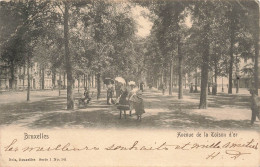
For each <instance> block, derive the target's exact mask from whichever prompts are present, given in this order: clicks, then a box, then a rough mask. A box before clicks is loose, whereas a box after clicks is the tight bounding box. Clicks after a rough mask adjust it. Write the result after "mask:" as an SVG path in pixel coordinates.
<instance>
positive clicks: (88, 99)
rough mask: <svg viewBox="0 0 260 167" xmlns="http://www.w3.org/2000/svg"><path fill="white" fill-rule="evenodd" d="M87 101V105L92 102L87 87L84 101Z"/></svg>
mask: <svg viewBox="0 0 260 167" xmlns="http://www.w3.org/2000/svg"><path fill="white" fill-rule="evenodd" d="M85 100H87V104H88V103H89V102H90V100H91V97H90V95H89V91H88V88H87V87H85V91H84V101H85Z"/></svg>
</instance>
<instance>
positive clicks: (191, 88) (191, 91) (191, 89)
mask: <svg viewBox="0 0 260 167" xmlns="http://www.w3.org/2000/svg"><path fill="white" fill-rule="evenodd" d="M190 93H193V83H190Z"/></svg>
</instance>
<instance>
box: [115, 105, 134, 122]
mask: <svg viewBox="0 0 260 167" xmlns="http://www.w3.org/2000/svg"><path fill="white" fill-rule="evenodd" d="M116 106H117V109H118V110H119V113H120V117H119V118H120V119H121V118H122V112H123V111H124V117H125V119H126V111H127V110H129V115H130V116H131V115H132V113H131V111H130V107H129V105H120V104H116Z"/></svg>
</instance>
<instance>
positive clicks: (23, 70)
mask: <svg viewBox="0 0 260 167" xmlns="http://www.w3.org/2000/svg"><path fill="white" fill-rule="evenodd" d="M25 68H26V67H25V63H24V66H23V90H24V80H25Z"/></svg>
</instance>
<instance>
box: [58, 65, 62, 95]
mask: <svg viewBox="0 0 260 167" xmlns="http://www.w3.org/2000/svg"><path fill="white" fill-rule="evenodd" d="M58 84H59V96H60V95H61V92H60V90H61V69H60V74H59V83H58Z"/></svg>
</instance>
